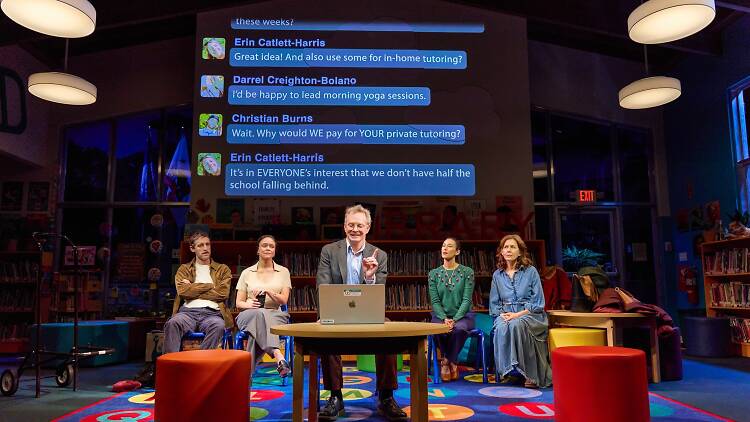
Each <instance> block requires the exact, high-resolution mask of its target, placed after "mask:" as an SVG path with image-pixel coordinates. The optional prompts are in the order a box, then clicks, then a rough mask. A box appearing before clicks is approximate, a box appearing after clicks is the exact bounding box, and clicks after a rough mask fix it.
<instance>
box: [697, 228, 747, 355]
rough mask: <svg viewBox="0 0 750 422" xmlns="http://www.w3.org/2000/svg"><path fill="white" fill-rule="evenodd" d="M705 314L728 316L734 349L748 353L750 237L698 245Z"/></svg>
mask: <svg viewBox="0 0 750 422" xmlns="http://www.w3.org/2000/svg"><path fill="white" fill-rule="evenodd" d="M701 262H702V264H703V288H704V292H705V298H706V316H708V317H717V316H726V317H729V323H730V326H731V329H732V342H733V343H734V344H735V346H736V353H737V354H739V355H741V356H745V357H750V238H739V239H730V240H719V241H715V242H706V243H704V244H703V245H702V246H701Z"/></svg>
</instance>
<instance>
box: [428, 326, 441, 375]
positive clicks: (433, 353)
mask: <svg viewBox="0 0 750 422" xmlns="http://www.w3.org/2000/svg"><path fill="white" fill-rule="evenodd" d="M427 342H428V344H427V350H428V353H427V354H428V356H427V358H428V359H429V362H430V363H432V383H433V384H440V383H441V382H443V380H441V379H440V362H439V359H438V355H437V342H436V341H435V339H434V338H433V336H428V337H427Z"/></svg>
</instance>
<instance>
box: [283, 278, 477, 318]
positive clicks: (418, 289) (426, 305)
mask: <svg viewBox="0 0 750 422" xmlns="http://www.w3.org/2000/svg"><path fill="white" fill-rule="evenodd" d="M483 290H484V289H483V287H482V286H480V285H476V286H475V288H474V293H473V296H472V302H473V310H482V309H485V308H486V306H484V294H483ZM317 309H318V289H317V288H316V287H315V286H302V287H297V288H293V289H292V292H291V293H290V295H289V311H316V310H317ZM385 309H386V310H387V311H420V310H421V311H431V310H432V302H431V301H430V293H429V290H428V286H427V284H424V283H417V282H414V283H398V284H390V285H386V290H385Z"/></svg>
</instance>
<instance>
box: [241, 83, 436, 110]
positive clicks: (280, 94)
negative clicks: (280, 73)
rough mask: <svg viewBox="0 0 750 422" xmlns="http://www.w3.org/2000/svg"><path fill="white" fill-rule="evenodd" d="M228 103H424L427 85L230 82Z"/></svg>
mask: <svg viewBox="0 0 750 422" xmlns="http://www.w3.org/2000/svg"><path fill="white" fill-rule="evenodd" d="M228 98H229V104H231V105H288V106H297V105H306V106H316V105H320V106H378V107H393V106H428V105H430V89H429V88H426V87H409V86H267V85H260V86H254V85H231V86H230V87H229V93H228Z"/></svg>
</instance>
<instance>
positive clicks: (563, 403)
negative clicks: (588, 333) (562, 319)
mask: <svg viewBox="0 0 750 422" xmlns="http://www.w3.org/2000/svg"><path fill="white" fill-rule="evenodd" d="M552 384H553V391H554V395H555V420H556V421H558V422H565V421H598V420H601V421H604V420H606V421H608V422H620V421H622V422H640V421H649V420H650V415H649V405H648V379H647V378H646V354H645V353H643V351H642V350H636V349H628V348H625V347H606V346H571V347H561V348H558V349H555V350H554V351H552Z"/></svg>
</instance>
